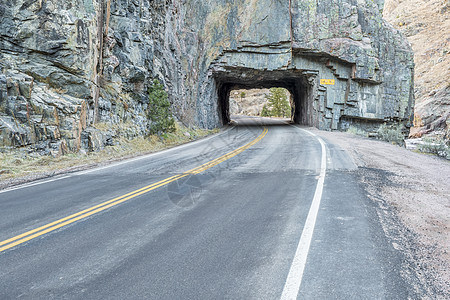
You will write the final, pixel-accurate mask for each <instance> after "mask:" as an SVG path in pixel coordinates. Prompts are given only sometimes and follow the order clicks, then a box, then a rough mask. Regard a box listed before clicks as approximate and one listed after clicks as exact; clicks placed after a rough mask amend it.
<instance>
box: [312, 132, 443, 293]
mask: <svg viewBox="0 0 450 300" xmlns="http://www.w3.org/2000/svg"><path fill="white" fill-rule="evenodd" d="M310 130H311V131H312V132H314V133H315V134H317V135H319V136H321V137H323V138H324V139H325V140H327V141H329V142H331V143H333V144H336V145H338V146H340V147H341V148H342V149H343V150H345V151H346V152H348V153H349V154H350V155H351V157H352V159H353V160H354V162H355V164H356V165H357V166H358V172H359V174H360V176H361V183H362V184H363V185H364V188H365V190H366V191H367V193H368V196H369V198H370V199H371V200H372V201H374V202H376V203H377V207H378V209H377V210H378V215H379V218H380V222H381V224H382V226H383V229H384V231H385V233H386V235H387V237H388V238H389V239H390V240H391V241H392V244H393V247H394V248H396V249H398V250H400V251H402V253H403V254H404V257H405V264H404V266H403V267H404V268H403V270H402V272H403V275H404V277H405V278H406V279H407V280H409V281H410V282H411V284H412V285H414V286H415V288H416V290H417V292H418V293H419V294H421V295H424V297H423V298H424V299H448V297H449V295H450V162H449V161H446V160H443V159H440V158H437V157H434V156H430V155H426V154H421V153H416V152H412V151H409V150H406V149H404V148H401V147H399V146H396V145H392V144H389V143H386V142H382V141H378V140H372V139H368V138H363V137H359V136H355V135H352V134H349V133H344V132H326V131H320V130H317V129H314V128H310Z"/></svg>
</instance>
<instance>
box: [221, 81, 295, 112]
mask: <svg viewBox="0 0 450 300" xmlns="http://www.w3.org/2000/svg"><path fill="white" fill-rule="evenodd" d="M228 99H229V102H228V103H229V110H230V118H232V119H233V118H234V117H233V116H248V117H266V118H282V119H289V120H290V119H291V116H292V115H293V107H294V106H293V97H292V95H291V93H290V92H289V91H288V90H286V89H285V88H280V87H276V88H270V89H233V90H231V91H230V96H229V98H228Z"/></svg>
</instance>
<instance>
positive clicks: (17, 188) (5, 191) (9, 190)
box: [0, 175, 71, 194]
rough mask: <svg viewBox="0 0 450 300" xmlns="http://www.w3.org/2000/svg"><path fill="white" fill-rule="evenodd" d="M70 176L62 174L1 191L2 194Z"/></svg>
mask: <svg viewBox="0 0 450 300" xmlns="http://www.w3.org/2000/svg"><path fill="white" fill-rule="evenodd" d="M69 177H71V175H66V176H61V177H55V178H53V179H49V180H44V181H37V182H33V183H27V184H25V185H19V186H16V187H12V188H7V189H5V190H2V191H0V194H2V193H7V192H11V191H15V190H20V189H23V188H27V187H31V186H35V185H40V184H45V183H50V182H53V181H58V180H61V179H65V178H69Z"/></svg>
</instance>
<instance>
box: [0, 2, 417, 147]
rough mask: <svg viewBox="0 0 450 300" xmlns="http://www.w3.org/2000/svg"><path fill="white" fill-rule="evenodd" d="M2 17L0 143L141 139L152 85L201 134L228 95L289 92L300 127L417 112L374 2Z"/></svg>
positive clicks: (390, 32) (223, 113) (396, 48)
mask: <svg viewBox="0 0 450 300" xmlns="http://www.w3.org/2000/svg"><path fill="white" fill-rule="evenodd" d="M377 3H378V4H379V5H381V3H382V1H378V2H377ZM0 17H1V19H2V24H1V27H0V49H1V50H0V68H1V75H0V97H1V98H0V122H1V124H0V131H1V134H0V136H1V137H2V139H1V140H0V143H1V145H11V146H27V145H34V147H35V148H38V149H43V150H42V151H44V152H49V151H52V152H54V153H58V152H59V153H61V152H64V151H66V150H71V151H79V150H86V151H90V150H96V149H99V148H101V147H103V146H104V145H107V144H112V143H114V140H115V139H116V138H117V137H118V136H120V135H123V134H126V135H127V136H138V135H145V134H146V133H147V132H148V126H151V124H149V123H148V120H147V118H146V110H147V105H148V104H147V103H148V102H147V88H148V84H149V83H150V79H151V78H159V79H160V80H161V81H162V82H163V83H164V85H165V86H166V88H167V91H168V93H169V98H170V101H171V103H172V108H173V113H174V114H175V116H176V117H177V118H178V119H179V120H180V121H182V122H184V123H185V124H189V125H198V126H201V127H208V128H212V127H217V126H221V125H222V124H224V123H226V122H227V121H228V117H229V115H228V105H229V104H228V96H229V91H230V90H231V89H233V88H235V87H244V88H251V87H255V88H256V87H266V88H268V87H272V86H281V87H285V88H287V89H288V90H289V91H290V92H291V94H292V95H293V97H294V100H295V104H296V111H295V116H294V118H295V120H296V121H297V122H299V123H304V124H309V125H313V126H317V127H319V128H322V129H337V128H345V127H346V126H348V125H349V124H350V123H352V122H358V120H366V121H367V120H368V121H373V122H374V124H379V123H382V122H384V121H398V122H406V121H407V120H408V119H409V116H410V115H411V106H412V102H413V96H412V92H411V90H412V74H413V64H412V52H411V50H410V47H409V45H408V44H407V43H406V42H405V40H404V39H403V37H402V36H401V35H400V34H399V32H398V31H396V30H394V29H392V28H391V27H390V26H389V25H387V24H386V23H385V22H384V21H383V20H382V18H381V14H380V8H379V7H378V6H377V5H376V4H374V3H373V2H372V1H369V0H358V1H356V0H330V1H325V2H323V1H321V2H317V1H313V0H307V1H303V0H302V1H299V0H290V1H289V0H286V1H278V0H277V1H276V0H263V1H261V0H259V1H256V0H233V1H230V0H208V1H197V0H186V1H173V0H156V1H152V0H117V1H110V0H68V1H57V0H46V1H45V0H29V1H24V0H14V1H8V3H4V2H2V3H1V4H0ZM321 79H330V80H331V79H332V80H334V82H335V84H334V85H327V84H323V83H321ZM99 124H101V125H102V126H99ZM113 125H114V126H113ZM98 128H101V129H102V130H100V129H98ZM113 128H114V129H113ZM36 145H39V147H37V146H36Z"/></svg>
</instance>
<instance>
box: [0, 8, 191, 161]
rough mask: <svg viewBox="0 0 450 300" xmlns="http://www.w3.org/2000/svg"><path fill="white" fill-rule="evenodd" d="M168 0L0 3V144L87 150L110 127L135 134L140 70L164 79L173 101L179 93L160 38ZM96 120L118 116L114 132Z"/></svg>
mask: <svg viewBox="0 0 450 300" xmlns="http://www.w3.org/2000/svg"><path fill="white" fill-rule="evenodd" d="M170 5H171V3H170V1H164V0H159V1H150V0H145V1H144V0H140V1H128V0H120V1H110V0H70V1H56V0H47V1H42V0H39V1H38V0H37V1H19V0H15V1H8V3H6V2H2V3H1V4H0V17H1V19H2V23H1V27H0V49H1V51H0V68H1V73H2V75H0V76H1V77H0V91H1V93H0V96H1V97H0V122H1V123H0V132H1V137H2V140H0V145H3V146H29V145H33V147H34V148H36V149H37V150H41V151H43V152H45V153H48V152H49V151H51V152H53V153H58V152H59V153H60V152H64V151H67V150H71V151H79V150H87V151H90V150H97V149H99V148H102V147H103V146H104V145H107V144H111V143H112V140H113V139H114V138H115V137H118V135H122V134H127V135H128V136H130V137H132V136H138V135H145V134H146V133H147V132H148V127H147V126H148V120H147V117H146V108H147V88H148V84H149V82H150V79H151V78H154V77H159V78H160V79H161V80H162V81H163V82H165V83H167V86H168V87H169V88H170V89H173V90H174V92H172V93H171V95H172V99H173V102H174V103H176V104H179V103H180V101H177V99H179V98H181V97H182V96H183V92H182V91H180V90H179V89H178V83H179V82H182V80H180V79H178V78H176V76H178V74H177V73H176V72H177V65H178V63H177V59H175V55H174V54H173V53H172V52H171V50H170V49H169V45H168V44H169V41H168V40H169V38H170V35H171V33H170V30H169V29H170V28H169V26H168V25H170V22H168V19H167V15H168V10H169V7H170ZM173 72H175V74H172V73H173ZM169 78H170V80H169ZM179 106H180V105H178V106H176V108H177V109H178V107H179ZM103 123H106V124H110V125H117V124H121V126H119V128H123V132H121V131H117V130H112V129H111V130H107V129H106V130H105V128H108V126H95V127H101V128H102V129H103V130H102V131H100V130H98V129H96V128H95V127H93V126H94V125H95V124H103ZM110 127H111V128H112V127H113V126H110ZM115 128H117V126H115Z"/></svg>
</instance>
